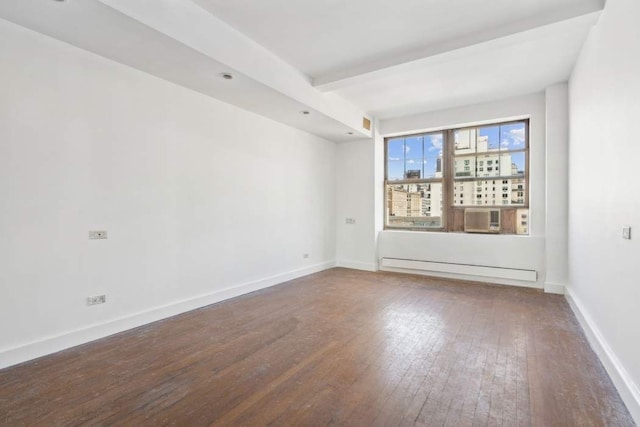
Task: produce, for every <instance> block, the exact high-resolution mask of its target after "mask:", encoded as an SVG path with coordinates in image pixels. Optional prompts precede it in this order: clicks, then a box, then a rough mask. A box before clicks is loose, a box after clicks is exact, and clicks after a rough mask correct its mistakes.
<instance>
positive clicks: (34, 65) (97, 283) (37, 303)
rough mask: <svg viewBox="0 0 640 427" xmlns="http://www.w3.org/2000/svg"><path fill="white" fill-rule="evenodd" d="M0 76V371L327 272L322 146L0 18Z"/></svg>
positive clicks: (329, 160) (326, 175)
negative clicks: (95, 302) (88, 301)
mask: <svg viewBox="0 0 640 427" xmlns="http://www.w3.org/2000/svg"><path fill="white" fill-rule="evenodd" d="M0 79H1V81H2V84H1V85H0V91H1V92H0V194H2V208H1V210H0V260H1V261H0V263H1V268H0V287H1V290H0V292H1V297H0V367H1V366H6V365H9V364H12V363H16V362H19V361H22V360H25V359H28V358H31V357H35V356H38V355H41V354H45V353H48V352H51V351H55V350H58V349H60V348H64V347H67V346H70V345H73V344H77V343H80V342H83V341H87V340H90V339H93V338H96V337H98V336H103V335H107V334H109V333H113V332H116V331H118V330H123V329H126V328H128V327H132V326H135V325H137V324H142V323H145V322H147V321H151V320H155V319H158V318H162V317H164V316H167V315H171V314H174V313H177V312H180V311H184V310H187V309H190V308H194V307H197V306H200V305H203V304H207V303H211V302H214V301H218V300H220V299H222V298H226V297H229V296H233V295H237V294H240V293H243V292H247V291H251V290H254V289H258V288H260V287H264V286H267V285H271V284H274V283H277V282H279V281H282V280H286V279H289V278H292V277H296V276H299V275H303V274H307V273H309V272H313V271H317V270H320V269H323V268H327V267H329V266H332V265H333V264H334V262H335V247H336V241H335V223H334V221H335V176H334V159H335V144H334V143H331V142H328V141H325V140H322V139H320V138H317V137H315V136H312V135H309V134H307V133H304V132H301V131H298V130H295V129H293V128H290V127H287V126H284V125H281V124H279V123H276V122H273V121H271V120H268V119H265V118H263V117H260V116H257V115H254V114H251V113H247V112H245V111H242V110H239V109H237V108H235V107H232V106H230V105H227V104H224V103H221V102H219V101H216V100H214V99H212V98H208V97H206V96H203V95H200V94H198V93H195V92H192V91H190V90H187V89H184V88H181V87H178V86H176V85H173V84H171V83H168V82H166V81H163V80H160V79H157V78H154V77H152V76H149V75H146V74H144V73H141V72H139V71H136V70H133V69H131V68H128V67H126V66H123V65H120V64H117V63H114V62H111V61H109V60H106V59H104V58H101V57H98V56H95V55H93V54H91V53H88V52H85V51H82V50H79V49H77V48H74V47H71V46H69V45H66V44H63V43H61V42H58V41H55V40H53V39H50V38H48V37H45V36H42V35H39V34H37V33H34V32H31V31H29V30H26V29H24V28H21V27H18V26H16V25H14V24H10V23H8V22H6V21H2V20H0ZM92 229H98V230H102V229H105V230H108V233H109V239H108V240H98V241H96V240H92V241H90V240H88V238H87V232H88V230H92ZM303 253H308V254H309V258H307V259H305V258H303ZM96 294H106V295H107V301H108V302H107V303H106V304H104V305H100V306H93V307H87V306H86V305H85V298H86V297H87V296H89V295H96Z"/></svg>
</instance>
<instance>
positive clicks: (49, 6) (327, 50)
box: [0, 0, 604, 141]
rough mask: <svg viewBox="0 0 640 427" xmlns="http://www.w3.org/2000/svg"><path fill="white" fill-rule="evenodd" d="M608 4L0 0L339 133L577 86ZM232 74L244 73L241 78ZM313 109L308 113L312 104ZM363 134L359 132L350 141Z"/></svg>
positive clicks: (177, 76) (155, 66)
mask: <svg viewBox="0 0 640 427" xmlns="http://www.w3.org/2000/svg"><path fill="white" fill-rule="evenodd" d="M603 7H604V0H517V1H514V0H491V1H480V0H398V1H395V2H392V1H389V0H348V1H345V0H320V1H319V0H315V1H310V0H269V1H264V0H234V1H228V0H68V1H66V2H64V3H61V2H58V1H54V0H2V1H0V17H2V18H5V19H7V20H9V21H13V22H15V23H17V24H19V25H23V26H25V27H28V28H31V29H33V30H35V31H38V32H41V33H44V34H47V35H49V36H52V37H55V38H58V39H60V40H63V41H65V42H68V43H71V44H74V45H76V46H78V47H80V48H83V49H86V50H89V51H92V52H95V53H97V54H99V55H102V56H105V57H107V58H110V59H113V60H116V61H118V62H121V63H124V64H127V65H130V66H132V67H135V68H138V69H140V70H142V71H145V72H148V73H151V74H154V75H156V76H159V77H161V78H164V79H166V80H169V81H172V82H175V83H177V84H180V85H183V86H186V87H189V88H191V89H194V90H197V91H200V92H202V93H204V94H207V95H210V96H214V97H216V98H220V99H222V100H223V101H225V102H229V103H232V104H235V105H238V106H240V107H242V108H245V109H247V110H250V111H254V112H256V113H258V114H262V115H265V116H267V117H271V118H273V119H275V120H278V121H281V122H284V123H287V124H290V125H292V126H295V127H298V128H301V129H304V130H307V131H309V132H312V133H315V134H318V135H320V136H323V137H325V138H328V139H332V140H334V141H342V140H346V139H349V138H353V137H367V136H369V135H370V133H368V132H367V131H365V130H363V129H362V127H361V119H362V117H363V116H365V115H369V116H372V115H373V116H375V117H377V118H381V119H384V118H388V117H396V116H401V115H407V114H414V113H419V112H426V111H431V110H437V109H443V108H449V107H453V106H458V105H470V104H474V103H478V102H484V101H490V100H495V99H499V98H504V97H508V96H513V95H518V94H524V93H532V92H536V91H540V90H543V89H544V88H545V87H546V86H548V85H550V84H553V83H556V82H560V81H566V80H567V78H568V77H569V74H570V72H571V69H572V67H573V64H574V63H575V60H576V57H577V55H578V52H579V50H580V48H581V46H582V43H583V42H584V39H585V37H586V35H587V33H588V31H589V28H590V27H591V26H592V25H594V23H595V22H596V20H597V17H598V15H599V11H600V10H601V9H602V8H603ZM222 71H233V72H234V73H235V74H236V76H237V77H238V78H237V79H235V80H234V81H233V82H232V83H231V84H229V82H224V81H222V80H221V79H219V73H220V72H222ZM302 109H307V110H309V111H311V113H312V114H310V115H309V116H305V117H301V115H300V110H302ZM348 133H354V134H355V135H354V136H348V135H347V134H348Z"/></svg>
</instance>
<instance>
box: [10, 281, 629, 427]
mask: <svg viewBox="0 0 640 427" xmlns="http://www.w3.org/2000/svg"><path fill="white" fill-rule="evenodd" d="M0 425H7V426H14V425H190V426H200V425H202V426H206V425H219V426H228V425H234V426H235V425H248V426H249V425H250V426H260V425H276V426H283V425H304V426H316V425H317V426H321V425H350V426H372V425H373V426H385V427H386V426H396V425H429V426H440V425H444V426H486V425H505V426H549V425H562V426H574V425H575V426H588V425H593V426H605V425H606V426H631V425H633V421H632V419H631V418H630V415H629V413H628V412H627V411H626V408H625V407H624V405H623V403H622V401H621V399H620V397H619V396H618V394H617V392H616V390H615V388H614V387H613V384H612V383H611V381H610V379H609V378H608V377H607V375H606V373H605V371H604V368H603V367H602V365H601V364H600V362H599V360H598V359H597V357H596V356H595V354H594V353H593V351H592V350H591V349H590V347H589V345H588V343H587V341H586V339H585V337H584V334H583V333H582V331H581V329H580V326H579V324H578V323H577V321H576V319H575V317H574V316H573V314H572V313H571V310H570V309H569V307H568V305H567V304H566V301H565V300H564V299H563V298H562V297H560V296H557V295H547V294H544V293H541V292H539V291H535V290H531V289H522V288H515V287H506V286H490V285H482V284H478V283H470V282H461V281H453V280H444V279H435V278H426V277H421V276H412V275H404V274H393V273H368V272H360V271H354V270H346V269H339V268H337V269H332V270H328V271H324V272H322V273H318V274H314V275H311V276H307V277H303V278H300V279H297V280H294V281H291V282H288V283H285V284H282V285H279V286H275V287H272V288H269V289H265V290H262V291H259V292H255V293H252V294H249V295H244V296H242V297H239V298H234V299H232V300H229V301H226V302H223V303H219V304H215V305H211V306H208V307H205V308H202V309H199V310H194V311H191V312H188V313H184V314H182V315H179V316H175V317H172V318H170V319H165V320H163V321H160V322H156V323H153V324H149V325H145V326H143V327H140V328H136V329H133V330H131V331H127V332H124V333H121V334H117V335H114V336H112V337H108V338H106V339H102V340H98V341H95V342H92V343H89V344H85V345H82V346H79V347H76V348H73V349H69V350H66V351H63V352H60V353H57V354H54V355H51V356H48V357H44V358H40V359H37V360H34V361H31V362H28V363H24V364H21V365H18V366H14V367H12V368H9V369H5V370H2V371H0Z"/></svg>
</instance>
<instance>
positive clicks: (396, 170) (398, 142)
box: [387, 138, 404, 181]
mask: <svg viewBox="0 0 640 427" xmlns="http://www.w3.org/2000/svg"><path fill="white" fill-rule="evenodd" d="M387 179H389V180H393V181H397V180H399V179H404V138H398V139H391V140H389V141H388V143H387Z"/></svg>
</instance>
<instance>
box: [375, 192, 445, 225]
mask: <svg viewBox="0 0 640 427" xmlns="http://www.w3.org/2000/svg"><path fill="white" fill-rule="evenodd" d="M387 220H388V225H389V226H390V227H412V228H440V227H442V184H441V183H420V184H390V185H387Z"/></svg>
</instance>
